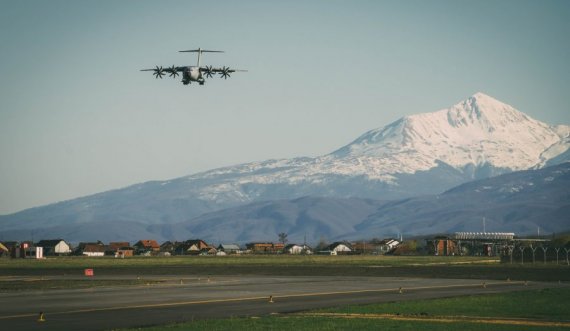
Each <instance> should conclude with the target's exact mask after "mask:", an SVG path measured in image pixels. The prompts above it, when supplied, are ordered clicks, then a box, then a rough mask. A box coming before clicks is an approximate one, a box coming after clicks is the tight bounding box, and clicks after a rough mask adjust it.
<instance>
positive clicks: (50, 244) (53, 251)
mask: <svg viewBox="0 0 570 331" xmlns="http://www.w3.org/2000/svg"><path fill="white" fill-rule="evenodd" d="M36 246H37V247H43V250H44V255H67V254H69V253H71V247H70V246H69V244H68V243H66V242H65V240H63V239H54V240H40V241H39V242H38V243H37V244H36Z"/></svg>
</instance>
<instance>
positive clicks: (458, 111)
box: [332, 92, 566, 173]
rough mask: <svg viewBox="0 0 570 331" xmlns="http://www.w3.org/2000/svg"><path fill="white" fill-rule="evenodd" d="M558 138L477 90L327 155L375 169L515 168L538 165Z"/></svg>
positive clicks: (526, 117)
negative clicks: (442, 166) (370, 164)
mask: <svg viewBox="0 0 570 331" xmlns="http://www.w3.org/2000/svg"><path fill="white" fill-rule="evenodd" d="M560 143H562V141H561V136H560V135H559V134H558V133H557V132H555V130H553V128H552V127H550V126H549V125H547V124H545V123H542V122H540V121H537V120H534V119H532V118H530V117H528V116H527V115H525V114H524V113H522V112H520V111H518V110H516V109H515V108H514V107H512V106H510V105H508V104H506V103H503V102H501V101H499V100H497V99H495V98H493V97H491V96H488V95H486V94H484V93H481V92H478V93H475V94H473V95H472V96H471V97H469V98H467V99H466V100H463V101H461V102H459V103H457V104H455V105H453V106H451V107H449V108H447V109H442V110H439V111H435V112H431V113H421V114H416V115H409V116H405V117H402V118H401V119H399V120H397V121H395V122H393V123H391V124H389V125H387V126H385V127H382V128H379V129H375V130H371V131H369V132H367V133H365V134H364V135H362V136H360V137H359V138H358V139H356V140H355V141H353V142H352V143H350V144H349V145H347V146H345V147H343V148H341V149H339V150H337V151H336V152H334V153H333V154H332V155H333V156H335V157H337V158H338V157H349V158H352V159H359V160H360V161H359V162H361V161H363V159H365V158H373V159H375V161H374V162H375V166H374V169H375V170H378V169H382V170H381V171H383V172H388V173H394V172H406V173H414V172H415V171H418V170H428V169H430V168H432V167H435V166H436V165H437V162H443V163H445V164H448V165H451V166H453V167H455V168H458V169H461V168H463V167H465V166H468V165H474V166H484V165H490V166H493V167H497V168H502V169H511V170H519V169H527V168H530V167H535V166H538V165H540V164H543V162H544V158H543V156H544V155H542V153H544V152H545V151H546V150H547V149H549V148H550V147H551V146H555V145H559V144H560ZM562 145H564V146H562V147H565V146H566V145H565V144H564V143H563V144H562ZM562 147H561V149H564V148H562ZM556 150H557V151H558V149H556ZM389 164H394V165H396V164H397V165H398V167H396V168H395V169H392V168H391V167H389V166H388V165H389ZM405 165H406V166H405Z"/></svg>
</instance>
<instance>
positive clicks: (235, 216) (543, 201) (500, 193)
mask: <svg viewBox="0 0 570 331" xmlns="http://www.w3.org/2000/svg"><path fill="white" fill-rule="evenodd" d="M483 218H485V220H486V222H485V223H486V231H488V232H515V233H517V234H519V235H526V234H536V231H537V227H540V231H541V233H553V232H556V233H560V232H563V231H568V230H570V163H569V162H567V163H563V164H560V165H557V166H553V167H548V168H544V169H539V170H527V171H519V172H514V173H510V174H505V175H501V176H498V177H494V178H489V179H484V180H478V181H474V182H471V183H467V184H463V185H460V186H458V187H456V188H453V189H451V190H449V191H447V192H444V193H442V194H440V195H430V196H424V197H417V198H409V199H403V200H396V201H378V200H371V199H359V198H324V197H302V198H298V199H293V200H276V201H264V202H255V203H251V204H248V205H245V206H240V207H234V208H228V209H225V210H221V211H217V212H212V213H208V214H205V215H202V216H199V217H196V218H193V219H191V220H188V221H185V222H180V223H175V224H154V225H149V224H143V223H137V222H105V223H85V224H75V225H69V226H55V227H45V228H38V229H35V230H33V233H32V230H9V231H2V232H1V233H0V240H1V239H29V238H30V236H31V235H32V234H33V236H34V237H35V238H36V239H40V238H44V239H45V238H56V237H57V238H59V237H62V238H65V239H67V240H70V241H75V242H77V241H89V240H91V241H92V240H103V241H119V240H130V241H135V240H138V239H142V238H153V239H157V240H159V241H165V240H185V239H190V238H201V239H204V240H206V241H209V242H213V243H220V242H226V243H227V242H236V243H246V242H250V241H277V234H278V233H280V232H286V233H288V234H289V237H288V238H289V240H290V241H291V242H303V241H305V240H306V241H307V242H308V243H316V242H318V241H319V240H320V239H325V240H327V241H333V240H341V239H349V240H359V239H371V238H374V237H376V238H383V237H390V236H397V235H398V234H402V235H404V236H405V237H406V236H412V235H424V234H432V233H452V232H456V231H473V232H483Z"/></svg>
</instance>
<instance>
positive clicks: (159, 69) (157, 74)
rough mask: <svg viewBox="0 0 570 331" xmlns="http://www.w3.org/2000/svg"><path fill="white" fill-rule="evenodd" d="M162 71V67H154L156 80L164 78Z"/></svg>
mask: <svg viewBox="0 0 570 331" xmlns="http://www.w3.org/2000/svg"><path fill="white" fill-rule="evenodd" d="M163 70H164V69H162V67H159V66H156V68H155V69H154V74H153V75H154V77H156V78H158V77H160V78H161V79H162V76H164V72H163Z"/></svg>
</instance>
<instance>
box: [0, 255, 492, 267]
mask: <svg viewBox="0 0 570 331" xmlns="http://www.w3.org/2000/svg"><path fill="white" fill-rule="evenodd" d="M458 263H459V264H463V263H467V264H482V265H488V264H498V263H499V260H498V258H489V257H471V256H462V257H459V256H382V255H350V256H324V255H309V256H301V255H242V256H171V257H131V258H125V259H115V258H113V257H49V258H46V259H42V260H35V259H0V268H17V269H42V268H50V269H63V268H95V267H105V268H129V267H149V268H154V267H160V266H204V265H212V266H226V265H241V266H310V265H327V266H338V265H343V266H386V267H387V266H414V265H430V264H434V265H441V264H444V265H445V264H447V265H450V264H458Z"/></svg>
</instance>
